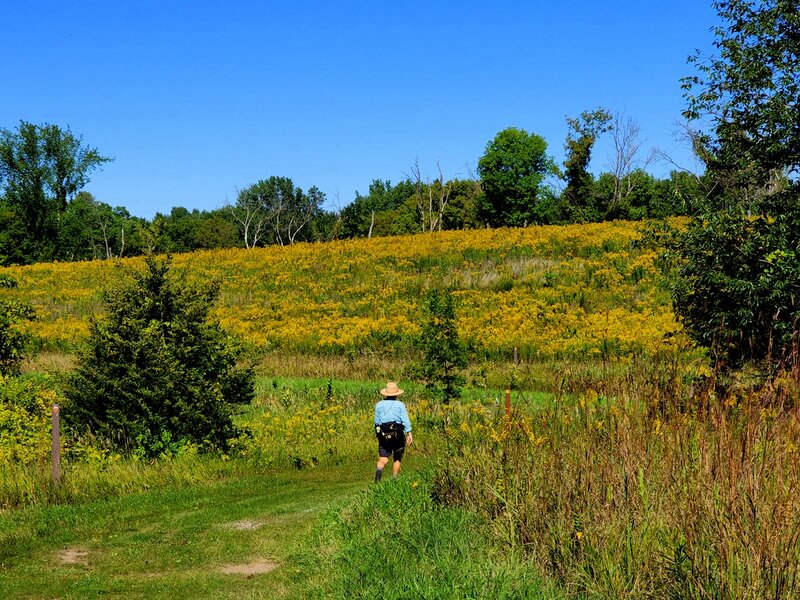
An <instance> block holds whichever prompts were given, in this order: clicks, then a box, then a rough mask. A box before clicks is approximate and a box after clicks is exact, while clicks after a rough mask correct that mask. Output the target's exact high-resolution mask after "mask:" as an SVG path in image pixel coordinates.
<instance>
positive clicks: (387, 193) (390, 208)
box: [341, 179, 415, 237]
mask: <svg viewBox="0 0 800 600" xmlns="http://www.w3.org/2000/svg"><path fill="white" fill-rule="evenodd" d="M414 195H415V186H414V184H413V183H412V181H411V180H410V179H405V180H403V181H400V182H399V183H397V184H396V185H393V184H392V182H391V181H389V180H385V181H384V180H381V179H373V180H372V183H370V184H369V191H368V192H367V194H366V195H362V194H361V193H359V192H356V197H355V199H354V200H353V201H352V202H351V203H350V204H348V205H347V206H345V207H344V208H343V209H342V211H341V218H342V229H343V232H342V233H343V235H345V236H346V237H372V236H373V235H391V234H393V233H409V232H408V231H397V230H396V229H395V228H394V227H393V226H394V225H395V221H396V219H395V217H396V212H397V211H401V210H402V209H403V207H404V206H405V205H406V204H407V203H408V201H409V200H410V199H411V198H413V197H414ZM411 221H412V223H413V222H414V219H413V213H412V219H411Z"/></svg>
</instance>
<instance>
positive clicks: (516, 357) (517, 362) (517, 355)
mask: <svg viewBox="0 0 800 600" xmlns="http://www.w3.org/2000/svg"><path fill="white" fill-rule="evenodd" d="M514 366H515V367H518V366H519V348H517V347H516V346H514Z"/></svg>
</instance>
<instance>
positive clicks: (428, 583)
mask: <svg viewBox="0 0 800 600" xmlns="http://www.w3.org/2000/svg"><path fill="white" fill-rule="evenodd" d="M294 563H295V564H296V565H297V566H298V567H300V572H301V573H302V578H300V577H298V585H299V586H301V589H302V593H301V594H300V595H302V596H304V597H309V598H312V597H313V598H341V599H348V600H350V599H354V598H386V599H394V598H396V599H400V598H426V599H430V600H436V599H442V600H445V599H446V600H451V599H460V598H498V599H508V598H558V597H560V594H559V593H557V592H556V590H555V589H554V587H553V586H552V585H550V586H548V585H546V584H544V583H543V582H542V580H541V579H540V578H539V577H538V576H537V575H536V574H535V573H532V572H531V571H530V570H529V569H527V568H526V567H525V564H524V562H523V561H522V560H521V559H520V556H519V554H518V553H515V552H507V551H505V550H502V549H498V548H497V547H496V546H494V545H493V543H492V539H491V537H490V536H489V535H487V533H486V528H485V527H484V522H483V518H482V517H481V516H479V515H477V514H475V513H473V512H471V511H468V510H464V509H462V508H447V507H440V506H435V505H434V504H433V503H432V502H431V494H430V485H429V483H428V479H427V478H426V477H424V476H420V475H419V474H417V475H414V476H412V477H405V478H400V479H398V480H397V481H388V482H386V483H383V484H381V485H379V486H376V487H374V488H372V489H371V490H369V491H367V492H364V493H362V494H361V495H360V496H358V497H356V498H355V499H354V500H352V501H350V502H348V503H347V504H346V505H345V506H343V507H339V509H337V510H331V511H330V512H329V513H328V514H327V515H326V516H325V517H324V518H323V519H322V520H321V521H320V522H319V523H318V524H317V526H316V528H315V530H314V533H313V535H312V539H311V540H310V542H309V543H308V544H307V546H306V549H305V550H301V551H299V552H298V553H297V555H296V556H295V557H294Z"/></svg>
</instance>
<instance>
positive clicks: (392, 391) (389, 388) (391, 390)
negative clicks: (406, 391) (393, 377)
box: [381, 381, 403, 397]
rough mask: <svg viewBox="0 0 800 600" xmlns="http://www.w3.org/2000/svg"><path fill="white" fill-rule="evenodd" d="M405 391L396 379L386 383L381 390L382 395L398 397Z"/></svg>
mask: <svg viewBox="0 0 800 600" xmlns="http://www.w3.org/2000/svg"><path fill="white" fill-rule="evenodd" d="M402 393H403V390H401V389H400V388H399V387H397V384H396V383H395V382H394V381H390V382H389V383H387V384H386V387H385V388H383V389H382V390H381V396H389V397H397V396H399V395H400V394H402Z"/></svg>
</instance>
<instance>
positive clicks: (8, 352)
mask: <svg viewBox="0 0 800 600" xmlns="http://www.w3.org/2000/svg"><path fill="white" fill-rule="evenodd" d="M15 287H17V282H16V280H15V279H13V278H11V277H9V276H7V275H0V288H15ZM35 317H36V313H35V312H34V310H33V307H32V306H30V305H29V304H25V303H23V302H17V301H9V300H4V299H0V375H14V374H17V373H18V372H19V364H20V362H21V361H22V359H23V358H24V357H25V347H26V346H27V344H28V342H29V340H30V336H29V335H28V334H27V333H26V332H24V331H21V330H20V329H19V324H20V323H21V322H22V321H29V320H31V319H34V318H35Z"/></svg>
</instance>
